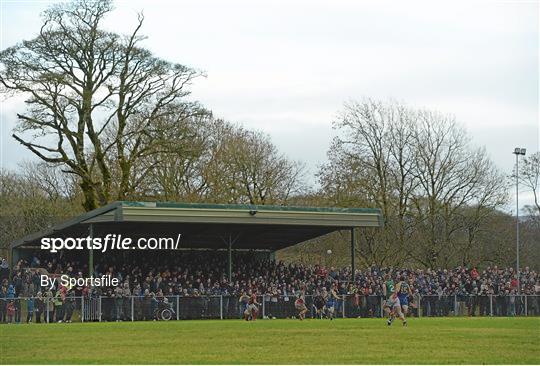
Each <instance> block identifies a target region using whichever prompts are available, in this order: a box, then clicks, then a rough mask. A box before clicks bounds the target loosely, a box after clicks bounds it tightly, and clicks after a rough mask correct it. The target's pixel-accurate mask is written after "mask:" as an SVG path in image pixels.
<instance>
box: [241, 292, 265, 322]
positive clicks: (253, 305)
mask: <svg viewBox="0 0 540 366" xmlns="http://www.w3.org/2000/svg"><path fill="white" fill-rule="evenodd" d="M258 305H261V304H259V303H258V302H257V293H256V292H253V293H252V294H251V295H250V296H249V301H248V306H247V308H246V310H245V311H244V319H245V320H246V321H248V320H253V321H255V320H257V314H258V313H259V308H258V307H257V306H258Z"/></svg>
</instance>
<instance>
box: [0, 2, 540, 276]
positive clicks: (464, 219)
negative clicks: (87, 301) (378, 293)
mask: <svg viewBox="0 0 540 366" xmlns="http://www.w3.org/2000/svg"><path fill="white" fill-rule="evenodd" d="M112 9H113V4H112V2H111V1H100V2H87V1H83V0H79V1H74V2H71V3H62V4H59V5H56V6H53V7H51V8H50V9H48V10H47V11H46V12H45V13H44V14H43V26H42V28H41V31H40V33H39V34H38V35H37V36H36V37H35V38H34V39H32V40H29V41H22V42H21V43H19V44H17V45H15V46H13V47H10V48H8V49H5V50H3V51H2V52H1V53H0V88H1V92H2V93H3V94H5V95H8V96H12V95H18V96H23V97H24V98H26V99H25V100H26V106H25V108H23V109H21V111H20V112H19V113H18V114H17V118H18V123H17V127H16V129H15V131H14V134H13V138H14V142H16V143H20V144H22V145H23V146H25V147H26V148H27V149H29V150H30V151H31V152H32V153H34V154H35V155H36V156H37V157H38V159H37V161H36V162H32V163H27V164H24V165H22V166H21V167H20V168H19V169H17V170H15V171H8V170H2V171H1V172H0V180H1V182H0V210H1V211H0V212H1V233H0V235H1V237H0V245H1V248H4V250H5V248H7V246H8V245H9V243H10V242H11V241H12V240H14V239H16V238H19V237H21V236H23V235H25V234H28V233H30V232H34V231H36V230H39V229H42V228H44V227H48V226H50V225H52V224H54V223H57V222H59V221H62V220H64V219H66V218H68V217H71V216H73V215H75V214H78V213H81V212H84V211H89V210H92V209H94V208H97V207H99V206H101V205H104V204H106V203H108V202H111V201H114V200H158V201H180V202H216V203H250V204H261V205H264V204H276V205H291V204H294V205H311V206H341V207H378V208H380V209H381V210H382V212H383V215H384V218H385V226H384V228H383V229H381V230H362V231H361V232H360V233H359V234H360V235H359V238H360V239H359V241H360V243H359V244H360V245H359V246H358V247H359V249H358V252H357V256H358V258H359V260H360V263H361V264H363V265H370V264H377V265H386V266H398V265H406V266H419V267H438V266H439V267H449V266H455V265H477V266H484V265H488V264H499V265H512V264H513V263H514V259H513V258H514V255H513V253H514V250H515V248H514V235H515V229H514V225H515V219H513V218H512V217H511V216H510V215H508V214H507V213H505V212H504V211H503V209H504V208H505V207H506V205H507V203H508V200H509V197H508V194H509V182H510V181H509V177H508V176H507V175H508V174H505V173H504V172H500V171H499V170H498V169H497V168H496V167H495V165H494V163H493V162H492V161H491V160H490V159H489V157H488V156H487V154H486V152H485V151H484V150H483V149H478V148H475V147H474V146H473V144H472V143H471V141H470V139H469V137H468V136H467V133H466V132H465V131H464V130H463V129H462V127H460V125H459V124H458V123H457V122H456V121H454V119H453V118H452V117H451V116H447V115H442V114H439V113H437V112H433V111H426V110H415V109H411V108H409V107H407V106H405V105H401V104H399V103H396V102H392V101H388V102H380V101H374V100H371V99H361V100H358V101H356V102H351V103H349V104H347V105H345V107H344V109H343V111H342V113H341V114H340V116H339V118H338V119H337V120H336V121H334V126H335V129H336V135H337V137H336V138H335V139H334V141H333V143H332V145H331V147H330V149H329V151H328V161H327V162H326V163H325V164H323V165H322V166H321V167H320V169H319V171H318V173H317V176H316V181H317V183H318V185H317V186H318V187H320V188H314V186H313V183H315V180H314V179H310V178H309V177H306V174H305V171H304V166H303V164H302V163H301V162H296V161H292V160H291V159H289V158H288V157H286V156H284V155H283V154H282V153H280V152H279V151H278V149H277V148H276V146H275V145H274V144H273V143H272V141H271V140H270V138H269V136H267V135H265V134H263V133H261V132H259V131H253V130H249V129H246V128H244V127H242V126H240V125H238V124H236V123H234V122H229V121H224V120H221V119H219V118H215V117H214V115H213V113H212V112H211V111H210V110H209V109H208V108H206V107H205V106H202V105H201V104H200V103H198V102H197V101H194V100H192V99H190V85H191V84H192V83H194V82H196V81H197V78H199V77H201V76H203V75H204V73H203V72H202V71H200V70H197V69H195V68H193V67H189V66H185V65H182V64H178V63H175V62H169V61H166V60H163V59H160V58H159V57H157V56H156V55H154V54H153V53H152V52H150V51H149V50H148V49H145V48H144V47H143V46H142V44H141V42H142V41H143V40H144V36H142V34H141V29H142V26H143V22H144V18H143V17H142V15H141V16H139V19H138V20H139V21H138V24H137V26H136V27H135V29H134V30H133V32H132V33H131V34H128V35H119V34H116V33H113V32H110V31H107V30H104V29H103V28H102V22H103V19H104V18H105V17H106V16H107V15H108V14H109V13H110V12H111V11H112ZM539 167H540V154H539V153H536V154H534V155H531V156H529V157H527V158H525V160H524V164H522V168H521V169H520V170H521V172H520V173H521V174H520V176H521V183H522V186H523V187H526V188H527V189H529V190H532V191H533V194H534V197H535V205H533V206H531V207H527V208H526V210H527V214H526V216H525V218H524V219H523V225H522V230H523V232H522V237H523V240H522V247H523V248H522V253H523V258H524V262H523V265H531V266H533V267H535V268H538V266H539V263H540V255H539V253H540V240H539V239H538V238H540V206H539V204H538V199H537V197H538V183H539V180H540V178H539V176H540V173H539V170H540V168H539ZM344 235H345V234H333V235H329V236H327V237H324V238H320V239H318V240H316V241H314V242H311V243H309V244H308V245H300V246H297V247H294V248H290V249H287V250H285V251H283V252H282V253H280V256H281V257H282V258H285V259H287V260H289V259H294V260H296V261H306V262H321V261H324V262H328V263H327V264H334V265H345V264H346V262H344V261H345V260H346V258H347V257H348V255H346V253H347V252H348V249H347V242H348V238H346V237H345V236H344ZM329 248H330V249H332V250H333V253H334V254H333V255H332V256H331V257H330V256H326V255H324V254H323V253H325V252H326V249H329Z"/></svg>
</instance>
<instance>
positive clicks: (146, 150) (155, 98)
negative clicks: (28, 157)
mask: <svg viewBox="0 0 540 366" xmlns="http://www.w3.org/2000/svg"><path fill="white" fill-rule="evenodd" d="M111 10H112V3H111V1H110V0H104V1H85V0H77V1H73V2H70V3H61V4H59V5H55V6H52V7H51V8H50V9H48V10H47V11H45V12H44V14H43V25H42V27H41V30H40V33H39V35H38V36H37V37H36V38H34V39H32V40H30V41H24V42H22V43H20V44H17V45H16V46H14V47H11V48H8V49H6V50H3V51H2V52H1V53H0V65H1V69H0V85H1V86H2V91H3V92H4V93H10V94H20V95H23V96H25V97H26V98H27V99H26V105H27V108H26V111H25V112H24V113H20V114H18V115H17V117H18V120H19V123H18V126H17V128H16V133H15V134H14V135H13V137H14V138H15V140H17V141H18V142H19V143H21V144H22V145H24V146H25V147H26V148H28V149H29V150H30V151H32V152H33V153H34V154H35V155H37V156H38V157H39V158H40V159H42V160H43V161H45V162H47V163H51V164H59V165H62V166H63V169H64V170H65V171H66V172H69V173H72V174H75V175H77V176H78V177H79V178H80V181H79V184H80V187H81V190H82V192H83V194H84V198H85V199H84V203H83V206H84V208H85V209H86V210H91V209H93V208H96V207H97V206H98V205H103V204H105V203H107V202H108V201H110V200H111V199H112V198H113V197H112V196H113V186H114V185H115V184H114V181H115V180H117V181H118V183H117V187H118V189H117V190H116V192H115V196H116V198H117V199H123V198H124V197H125V195H126V194H127V193H128V192H129V191H130V187H129V185H130V179H131V178H132V176H131V173H132V168H133V166H134V165H135V163H136V162H137V160H138V159H142V158H144V157H145V156H147V155H148V154H151V153H153V152H154V150H155V146H153V145H152V144H149V143H148V141H150V139H149V138H148V137H149V136H151V134H152V126H153V125H154V124H155V123H156V121H157V120H159V119H161V118H166V117H167V116H169V115H170V114H171V113H178V112H179V111H184V113H186V114H189V113H191V109H190V108H189V105H186V104H185V103H184V102H183V98H184V97H185V96H187V95H188V94H189V92H188V90H187V86H188V85H189V84H190V82H191V81H192V80H193V79H194V78H195V77H196V76H198V75H200V72H198V71H196V70H193V69H191V68H188V67H186V66H183V65H180V64H176V63H170V62H167V61H164V60H162V59H159V58H157V57H155V56H154V55H152V53H151V52H150V51H149V50H147V49H144V48H142V47H141V46H140V43H141V41H142V40H143V39H144V37H143V36H141V35H140V34H139V33H140V29H141V27H142V23H143V16H142V15H140V16H139V21H138V24H137V26H136V27H135V29H134V31H133V32H132V33H131V34H130V35H128V36H121V35H118V34H115V33H111V32H107V31H104V30H102V29H101V28H100V26H101V23H102V21H103V19H104V17H105V16H106V15H107V14H108V13H109V12H111ZM173 106H174V108H172V107H173ZM177 117H178V116H177ZM106 130H109V132H110V131H111V130H112V131H113V133H112V134H111V135H112V136H114V138H112V139H107V140H105V139H104V131H106Z"/></svg>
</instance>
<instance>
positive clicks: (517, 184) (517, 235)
mask: <svg viewBox="0 0 540 366" xmlns="http://www.w3.org/2000/svg"><path fill="white" fill-rule="evenodd" d="M516 278H517V293H518V295H519V294H520V292H521V284H520V283H519V154H516Z"/></svg>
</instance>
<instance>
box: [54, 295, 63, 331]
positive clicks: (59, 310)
mask: <svg viewBox="0 0 540 366" xmlns="http://www.w3.org/2000/svg"><path fill="white" fill-rule="evenodd" d="M63 306H64V301H62V292H61V291H60V290H58V291H56V295H54V313H55V315H56V319H55V321H56V322H57V323H62V321H64V311H63V310H64V309H63Z"/></svg>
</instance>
